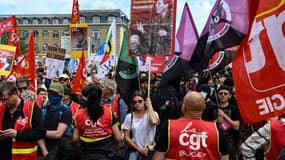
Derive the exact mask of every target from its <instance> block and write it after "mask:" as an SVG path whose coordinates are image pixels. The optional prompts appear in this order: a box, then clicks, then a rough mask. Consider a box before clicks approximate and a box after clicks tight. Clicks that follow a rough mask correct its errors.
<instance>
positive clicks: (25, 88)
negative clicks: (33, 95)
mask: <svg viewBox="0 0 285 160" xmlns="http://www.w3.org/2000/svg"><path fill="white" fill-rule="evenodd" d="M27 89H28V87H21V88H18V90H19V91H23V90H27Z"/></svg>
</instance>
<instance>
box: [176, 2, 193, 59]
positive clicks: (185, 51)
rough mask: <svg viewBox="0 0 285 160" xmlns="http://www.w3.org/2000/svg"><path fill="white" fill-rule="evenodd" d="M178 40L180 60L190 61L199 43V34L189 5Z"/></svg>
mask: <svg viewBox="0 0 285 160" xmlns="http://www.w3.org/2000/svg"><path fill="white" fill-rule="evenodd" d="M176 38H177V40H178V43H179V47H180V52H181V54H180V56H179V57H180V58H182V59H184V60H186V61H190V59H191V57H192V54H193V52H194V49H195V47H196V45H197V41H198V33H197V29H196V26H195V23H194V21H193V18H192V15H191V12H190V9H189V7H188V4H187V3H185V5H184V9H183V13H182V18H181V21H180V26H179V28H178V32H177V35H176Z"/></svg>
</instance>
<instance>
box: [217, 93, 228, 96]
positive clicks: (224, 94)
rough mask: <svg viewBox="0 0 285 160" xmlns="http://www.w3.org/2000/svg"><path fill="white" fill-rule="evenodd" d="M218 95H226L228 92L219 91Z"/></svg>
mask: <svg viewBox="0 0 285 160" xmlns="http://www.w3.org/2000/svg"><path fill="white" fill-rule="evenodd" d="M219 95H225V96H227V95H229V93H228V92H219Z"/></svg>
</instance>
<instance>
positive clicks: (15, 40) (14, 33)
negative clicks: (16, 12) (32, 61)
mask: <svg viewBox="0 0 285 160" xmlns="http://www.w3.org/2000/svg"><path fill="white" fill-rule="evenodd" d="M12 17H13V18H12V21H13V24H14V26H13V29H12V30H11V33H10V36H9V40H8V44H9V45H12V46H15V47H16V52H15V56H14V59H17V58H18V57H19V56H20V55H21V45H20V38H19V30H18V27H17V21H16V17H15V16H12Z"/></svg>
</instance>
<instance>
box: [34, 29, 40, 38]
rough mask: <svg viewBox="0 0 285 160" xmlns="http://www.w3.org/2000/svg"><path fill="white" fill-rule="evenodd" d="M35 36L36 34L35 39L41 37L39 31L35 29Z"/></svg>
mask: <svg viewBox="0 0 285 160" xmlns="http://www.w3.org/2000/svg"><path fill="white" fill-rule="evenodd" d="M34 36H35V39H38V38H39V31H37V30H35V31H34Z"/></svg>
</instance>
